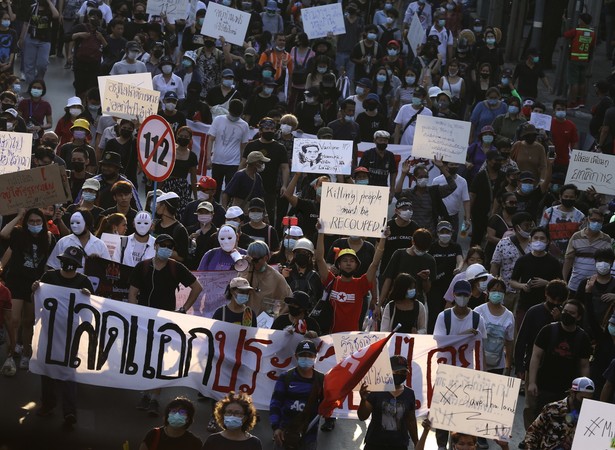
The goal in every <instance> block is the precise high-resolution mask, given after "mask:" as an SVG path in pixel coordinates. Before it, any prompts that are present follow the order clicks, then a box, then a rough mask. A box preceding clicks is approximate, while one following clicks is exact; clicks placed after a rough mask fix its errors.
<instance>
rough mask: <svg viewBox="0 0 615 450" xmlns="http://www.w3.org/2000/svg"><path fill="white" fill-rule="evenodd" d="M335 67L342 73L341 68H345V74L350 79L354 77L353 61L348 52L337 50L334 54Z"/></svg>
mask: <svg viewBox="0 0 615 450" xmlns="http://www.w3.org/2000/svg"><path fill="white" fill-rule="evenodd" d="M335 67H337V70H338V71H339V72H340V74H341V73H342V70H341V69H342V68H344V69H345V70H346V75H348V78H350V81H352V80H353V78H354V63H353V62H352V61H350V52H337V54H336V55H335Z"/></svg>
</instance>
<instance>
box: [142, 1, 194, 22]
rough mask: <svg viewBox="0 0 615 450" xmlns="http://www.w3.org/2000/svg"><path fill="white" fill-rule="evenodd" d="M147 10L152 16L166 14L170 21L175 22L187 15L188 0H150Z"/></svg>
mask: <svg viewBox="0 0 615 450" xmlns="http://www.w3.org/2000/svg"><path fill="white" fill-rule="evenodd" d="M145 12H146V13H147V14H149V15H150V17H151V16H161V15H163V14H166V16H167V20H168V21H169V23H175V21H176V20H182V19H185V18H186V17H187V15H188V0H148V1H147V9H146V10H145Z"/></svg>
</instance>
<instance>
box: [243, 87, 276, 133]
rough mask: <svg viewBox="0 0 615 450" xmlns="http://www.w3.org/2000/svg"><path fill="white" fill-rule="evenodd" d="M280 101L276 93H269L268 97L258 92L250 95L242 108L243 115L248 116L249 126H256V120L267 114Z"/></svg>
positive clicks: (258, 120)
mask: <svg viewBox="0 0 615 450" xmlns="http://www.w3.org/2000/svg"><path fill="white" fill-rule="evenodd" d="M278 103H280V101H279V100H278V96H277V95H274V94H272V95H270V96H269V97H263V96H261V95H259V94H255V95H252V96H251V97H250V98H248V101H247V102H246V107H245V108H244V110H243V113H244V115H246V116H248V117H250V120H249V121H248V124H249V125H250V126H251V127H256V126H258V122H260V120H261V119H262V118H263V117H266V116H267V113H269V111H271V110H272V109H274V108H275V107H276V106H278Z"/></svg>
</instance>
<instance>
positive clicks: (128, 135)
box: [120, 130, 132, 139]
mask: <svg viewBox="0 0 615 450" xmlns="http://www.w3.org/2000/svg"><path fill="white" fill-rule="evenodd" d="M120 136H122V137H123V138H124V139H128V138H131V137H132V130H120Z"/></svg>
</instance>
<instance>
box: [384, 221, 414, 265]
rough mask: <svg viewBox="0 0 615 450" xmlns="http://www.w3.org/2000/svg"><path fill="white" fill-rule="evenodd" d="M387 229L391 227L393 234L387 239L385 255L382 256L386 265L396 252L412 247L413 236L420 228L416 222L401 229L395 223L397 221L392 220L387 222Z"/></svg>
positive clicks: (411, 222) (409, 223)
mask: <svg viewBox="0 0 615 450" xmlns="http://www.w3.org/2000/svg"><path fill="white" fill-rule="evenodd" d="M387 227H389V230H390V231H391V234H390V235H389V237H388V238H387V241H386V244H385V245H384V253H383V254H382V261H384V262H385V264H386V262H388V261H389V260H390V259H391V256H393V252H395V250H397V249H400V248H408V247H411V246H412V235H413V234H414V232H415V231H416V230H418V229H419V226H418V225H417V223H416V222H415V221H414V220H411V221H410V222H408V225H406V226H405V227H400V226H399V225H397V222H395V219H391V220H389V221H388V222H387Z"/></svg>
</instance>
